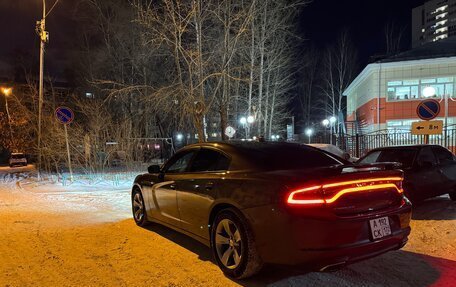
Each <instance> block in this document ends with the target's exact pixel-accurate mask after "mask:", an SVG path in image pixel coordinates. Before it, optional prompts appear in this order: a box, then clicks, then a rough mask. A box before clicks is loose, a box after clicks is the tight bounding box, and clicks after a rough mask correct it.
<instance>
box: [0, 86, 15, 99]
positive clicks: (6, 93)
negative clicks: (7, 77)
mask: <svg viewBox="0 0 456 287" xmlns="http://www.w3.org/2000/svg"><path fill="white" fill-rule="evenodd" d="M2 93H3V94H4V95H5V97H8V96H9V95H11V94H12V93H13V89H12V88H5V87H2Z"/></svg>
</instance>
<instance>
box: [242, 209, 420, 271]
mask: <svg viewBox="0 0 456 287" xmlns="http://www.w3.org/2000/svg"><path fill="white" fill-rule="evenodd" d="M243 211H244V214H245V215H246V216H247V218H248V219H249V221H250V222H251V227H252V229H253V231H254V234H255V241H256V244H257V248H258V251H259V253H260V255H261V257H262V259H263V260H264V261H265V262H267V263H274V264H286V265H301V264H303V265H308V267H309V268H311V269H318V270H320V269H324V268H325V267H328V268H331V265H335V266H337V265H345V264H349V263H353V262H356V261H360V260H363V259H367V258H370V257H374V256H377V255H379V254H382V253H384V252H387V251H390V250H396V249H400V248H401V247H403V246H404V245H405V244H406V243H407V238H408V235H409V234H410V226H409V223H410V218H411V206H410V204H408V203H407V204H405V205H403V206H402V207H400V208H397V209H395V210H390V211H388V212H377V213H375V214H371V215H366V216H359V217H351V218H341V217H336V216H334V217H333V218H325V219H318V218H308V217H296V216H295V215H292V214H290V213H289V212H287V211H286V210H281V209H279V208H274V207H272V206H267V207H256V208H250V209H246V210H243ZM384 216H387V217H388V218H389V222H390V226H391V231H392V234H391V235H389V236H387V237H384V238H381V239H379V240H373V239H372V235H371V231H370V226H369V220H371V219H373V218H378V217H384Z"/></svg>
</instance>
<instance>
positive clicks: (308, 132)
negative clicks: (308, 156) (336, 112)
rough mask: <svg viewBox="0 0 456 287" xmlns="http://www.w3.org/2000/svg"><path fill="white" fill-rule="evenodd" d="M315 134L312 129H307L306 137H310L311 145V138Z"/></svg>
mask: <svg viewBox="0 0 456 287" xmlns="http://www.w3.org/2000/svg"><path fill="white" fill-rule="evenodd" d="M313 133H314V130H313V129H311V128H308V129H306V135H307V136H308V137H309V143H310V138H311V137H312V135H313Z"/></svg>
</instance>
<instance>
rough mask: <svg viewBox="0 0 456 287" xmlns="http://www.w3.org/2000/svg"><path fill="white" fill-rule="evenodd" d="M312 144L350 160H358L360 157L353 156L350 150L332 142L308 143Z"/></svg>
mask: <svg viewBox="0 0 456 287" xmlns="http://www.w3.org/2000/svg"><path fill="white" fill-rule="evenodd" d="M307 145H310V146H313V147H315V148H318V149H321V150H324V151H327V152H329V153H332V154H334V155H337V156H338V157H340V158H343V159H345V160H348V161H349V162H356V161H357V160H358V158H356V157H353V156H351V155H350V154H349V153H348V152H346V151H343V150H341V149H340V148H338V147H337V146H335V145H332V144H307Z"/></svg>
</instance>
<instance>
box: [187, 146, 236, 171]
mask: <svg viewBox="0 0 456 287" xmlns="http://www.w3.org/2000/svg"><path fill="white" fill-rule="evenodd" d="M228 166H229V159H228V158H227V157H226V156H225V155H223V154H221V153H220V152H217V151H215V150H211V149H205V148H203V149H201V150H200V151H199V152H198V154H197V155H196V157H195V159H194V160H193V162H192V164H191V166H190V170H189V171H190V172H202V171H222V170H227V169H228Z"/></svg>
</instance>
